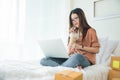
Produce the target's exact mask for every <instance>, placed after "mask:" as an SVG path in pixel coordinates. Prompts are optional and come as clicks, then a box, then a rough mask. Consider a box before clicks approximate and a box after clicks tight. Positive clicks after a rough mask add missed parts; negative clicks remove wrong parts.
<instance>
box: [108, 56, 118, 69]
mask: <svg viewBox="0 0 120 80" xmlns="http://www.w3.org/2000/svg"><path fill="white" fill-rule="evenodd" d="M110 66H111V68H112V69H114V70H119V71H120V56H111V62H110Z"/></svg>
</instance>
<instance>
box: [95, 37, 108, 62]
mask: <svg viewBox="0 0 120 80" xmlns="http://www.w3.org/2000/svg"><path fill="white" fill-rule="evenodd" d="M98 39H99V43H100V50H99V53H97V54H96V64H100V61H101V57H102V55H103V53H104V51H105V48H106V46H107V41H108V37H100V38H98Z"/></svg>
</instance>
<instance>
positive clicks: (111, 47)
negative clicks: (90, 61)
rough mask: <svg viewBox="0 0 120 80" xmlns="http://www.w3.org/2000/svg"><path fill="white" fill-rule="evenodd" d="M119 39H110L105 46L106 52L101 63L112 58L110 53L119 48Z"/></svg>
mask: <svg viewBox="0 0 120 80" xmlns="http://www.w3.org/2000/svg"><path fill="white" fill-rule="evenodd" d="M118 43H119V42H118V41H117V40H108V42H107V46H106V48H105V52H104V54H103V55H102V57H101V62H100V63H107V62H109V60H110V55H111V54H112V53H113V51H114V50H115V49H116V48H117V45H118Z"/></svg>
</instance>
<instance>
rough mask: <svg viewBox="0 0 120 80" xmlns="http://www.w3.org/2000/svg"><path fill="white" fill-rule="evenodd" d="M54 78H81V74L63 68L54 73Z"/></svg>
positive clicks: (68, 79)
mask: <svg viewBox="0 0 120 80" xmlns="http://www.w3.org/2000/svg"><path fill="white" fill-rule="evenodd" d="M55 80H83V74H82V73H81V72H75V71H72V70H63V71H61V72H58V73H56V74H55Z"/></svg>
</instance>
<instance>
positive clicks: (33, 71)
mask: <svg viewBox="0 0 120 80" xmlns="http://www.w3.org/2000/svg"><path fill="white" fill-rule="evenodd" d="M109 69H110V68H109V67H108V66H105V65H94V66H90V67H87V68H85V69H83V70H78V69H77V68H67V67H62V66H58V67H47V66H41V65H33V64H30V63H26V62H20V61H2V62H0V80H54V75H55V73H56V72H59V71H62V70H74V71H78V72H82V73H83V80H107V76H108V71H109Z"/></svg>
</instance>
